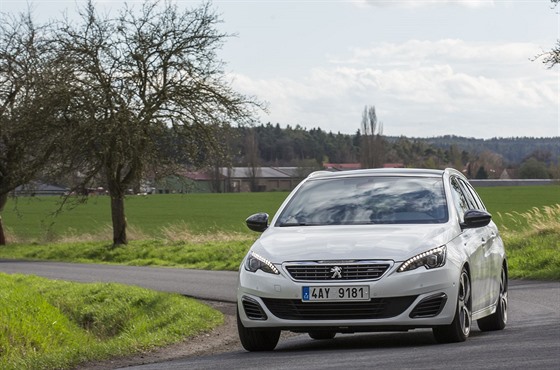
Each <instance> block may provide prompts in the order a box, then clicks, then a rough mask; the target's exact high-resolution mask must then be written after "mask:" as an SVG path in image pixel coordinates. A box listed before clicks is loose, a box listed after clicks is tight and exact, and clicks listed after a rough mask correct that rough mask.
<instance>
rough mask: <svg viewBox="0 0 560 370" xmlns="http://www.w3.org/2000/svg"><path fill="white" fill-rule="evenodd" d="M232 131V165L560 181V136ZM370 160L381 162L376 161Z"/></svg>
mask: <svg viewBox="0 0 560 370" xmlns="http://www.w3.org/2000/svg"><path fill="white" fill-rule="evenodd" d="M230 130H232V132H229V133H228V135H227V137H228V139H227V141H228V145H227V147H228V149H227V151H228V152H229V153H227V156H226V157H227V162H229V163H228V164H229V165H232V166H247V167H257V166H259V167H262V166H297V167H306V168H322V167H323V164H324V163H361V164H362V167H363V168H366V167H381V166H383V165H402V166H404V167H420V168H445V167H453V168H456V169H458V170H460V171H463V172H464V173H465V174H466V175H467V176H468V177H470V178H500V177H501V176H502V177H504V176H509V177H510V178H556V179H557V178H559V177H560V176H559V159H560V137H552V138H531V137H521V138H492V139H475V138H466V137H459V136H441V137H433V138H408V137H404V136H401V137H388V136H383V135H380V134H375V135H371V134H370V135H364V134H363V133H362V132H360V130H357V131H356V133H355V134H353V135H349V134H342V133H336V134H335V133H332V132H326V131H324V130H322V129H321V128H313V129H309V130H308V129H305V128H302V127H300V126H296V127H291V126H287V127H286V128H281V127H280V125H279V124H276V125H273V124H270V123H268V124H261V125H258V126H254V127H239V128H231V129H230ZM366 156H370V157H371V156H373V157H375V158H373V162H372V161H371V160H370V161H368V158H365V157H366ZM368 163H376V165H371V164H369V165H368ZM504 170H506V172H504Z"/></svg>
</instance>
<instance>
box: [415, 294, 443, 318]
mask: <svg viewBox="0 0 560 370" xmlns="http://www.w3.org/2000/svg"><path fill="white" fill-rule="evenodd" d="M445 302H447V295H445V293H440V294H436V295H432V296H429V297H427V298H424V299H423V300H421V301H420V303H418V304H417V305H416V307H414V309H413V310H412V312H411V313H410V317H411V318H413V319H414V318H422V317H434V316H437V315H439V313H440V312H441V310H443V306H445Z"/></svg>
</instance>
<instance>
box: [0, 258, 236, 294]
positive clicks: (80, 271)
mask: <svg viewBox="0 0 560 370" xmlns="http://www.w3.org/2000/svg"><path fill="white" fill-rule="evenodd" d="M0 272H5V273H10V274H16V273H20V274H32V275H37V276H42V277H46V278H49V279H59V280H68V281H77V282H82V283H90V282H117V283H122V284H126V285H137V286H140V287H143V288H148V289H153V290H159V291H163V292H171V293H179V294H182V295H185V296H189V297H194V298H199V299H207V300H211V301H221V302H235V299H236V293H235V291H236V289H237V273H236V272H233V271H205V270H188V269H178V268H163V267H138V266H116V265H95V264H81V263H63V262H47V261H45V262H43V261H40V262H29V261H17V260H4V259H0Z"/></svg>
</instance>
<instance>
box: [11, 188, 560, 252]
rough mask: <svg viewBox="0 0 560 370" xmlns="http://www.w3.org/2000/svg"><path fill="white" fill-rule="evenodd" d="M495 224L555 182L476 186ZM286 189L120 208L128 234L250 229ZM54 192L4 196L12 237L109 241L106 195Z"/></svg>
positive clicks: (549, 200)
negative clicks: (63, 196) (250, 220)
mask: <svg viewBox="0 0 560 370" xmlns="http://www.w3.org/2000/svg"><path fill="white" fill-rule="evenodd" d="M477 190H478V192H479V193H480V195H481V197H482V198H483V200H484V202H485V204H486V206H487V208H488V209H489V211H490V212H491V213H492V214H493V215H494V220H495V222H496V223H497V224H498V226H506V227H508V228H509V227H513V226H514V225H515V224H516V223H515V221H513V220H512V219H511V217H509V216H507V214H508V213H513V212H518V213H522V212H526V211H528V210H531V209H532V208H534V207H537V208H541V207H543V206H550V205H553V204H558V203H560V186H525V187H488V188H486V187H484V188H478V189H477ZM287 195H288V193H237V194H186V195H179V194H169V195H149V196H130V197H128V198H127V199H126V202H125V207H126V208H125V209H126V215H127V221H128V225H129V227H130V228H129V234H130V237H131V239H147V238H160V237H165V235H166V233H168V232H169V231H170V229H171V231H174V232H176V231H177V230H180V229H186V230H187V231H188V232H190V233H194V234H209V233H216V232H235V233H247V234H249V233H250V232H249V231H248V230H247V228H246V227H245V223H244V221H245V218H247V217H248V216H249V215H251V214H253V213H256V212H267V213H269V214H270V215H273V214H274V213H275V212H276V210H277V209H278V207H279V206H280V204H281V203H282V201H284V199H285V198H286V196H287ZM59 202H60V198H58V197H22V198H18V199H17V200H14V199H10V200H9V202H8V204H7V206H6V209H5V211H4V214H3V220H4V226H5V227H6V229H7V234H8V237H9V238H10V239H11V240H12V241H20V242H39V243H43V242H51V241H56V240H60V239H61V238H62V239H64V238H63V237H71V236H74V237H75V238H74V239H71V240H78V239H80V238H81V239H86V240H99V239H104V240H111V229H110V224H111V215H110V206H109V197H107V196H97V197H90V198H89V199H88V200H87V202H86V203H84V204H77V205H75V204H73V205H71V206H65V207H63V209H62V211H61V212H59V213H57V214H56V215H55V214H54V213H55V212H56V210H57V209H58V208H59V207H60V205H59Z"/></svg>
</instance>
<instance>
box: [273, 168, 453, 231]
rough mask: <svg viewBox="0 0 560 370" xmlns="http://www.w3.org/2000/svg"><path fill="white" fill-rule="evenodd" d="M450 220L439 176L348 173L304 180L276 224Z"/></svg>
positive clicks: (411, 222)
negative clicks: (354, 175)
mask: <svg viewBox="0 0 560 370" xmlns="http://www.w3.org/2000/svg"><path fill="white" fill-rule="evenodd" d="M447 220H448V214H447V203H446V201H445V196H444V190H443V182H442V179H441V178H433V177H379V176H375V177H373V176H370V177H347V178H335V179H332V178H331V179H312V180H309V181H307V182H305V183H304V184H303V185H302V186H301V187H300V188H299V189H298V191H297V193H296V194H295V195H294V196H293V198H292V199H291V200H290V202H289V203H288V205H287V206H286V207H285V208H284V209H283V210H282V213H281V214H280V216H279V217H278V221H277V222H276V226H280V227H284V226H315V225H364V224H408V223H410V224H424V223H444V222H447Z"/></svg>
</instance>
